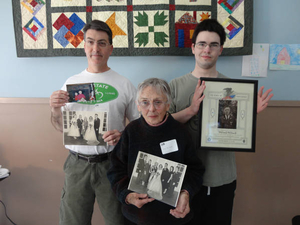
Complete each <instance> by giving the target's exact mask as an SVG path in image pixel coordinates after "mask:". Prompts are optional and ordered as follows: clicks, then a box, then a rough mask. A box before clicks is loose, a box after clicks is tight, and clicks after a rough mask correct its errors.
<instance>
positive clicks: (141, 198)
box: [125, 192, 155, 209]
mask: <svg viewBox="0 0 300 225" xmlns="http://www.w3.org/2000/svg"><path fill="white" fill-rule="evenodd" d="M154 200H155V199H154V198H148V195H147V194H138V193H135V192H132V193H130V194H128V195H127V196H126V199H125V202H126V203H127V204H132V205H135V206H136V207H138V208H139V209H140V208H142V207H143V205H145V204H147V203H148V202H152V201H154Z"/></svg>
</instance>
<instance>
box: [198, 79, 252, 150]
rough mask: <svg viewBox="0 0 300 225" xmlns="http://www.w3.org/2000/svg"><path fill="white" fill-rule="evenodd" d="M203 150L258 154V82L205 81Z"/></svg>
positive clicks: (201, 117)
mask: <svg viewBox="0 0 300 225" xmlns="http://www.w3.org/2000/svg"><path fill="white" fill-rule="evenodd" d="M203 81H204V82H205V85H206V89H205V90H204V93H203V94H204V95H205V98H204V100H203V102H202V103H201V104H200V107H199V112H198V116H199V125H198V131H199V136H198V137H199V140H198V143H199V146H198V147H199V149H200V150H216V151H237V152H255V143H256V115H257V90H258V88H257V87H258V81H257V80H246V79H227V78H226V79H223V78H201V82H203Z"/></svg>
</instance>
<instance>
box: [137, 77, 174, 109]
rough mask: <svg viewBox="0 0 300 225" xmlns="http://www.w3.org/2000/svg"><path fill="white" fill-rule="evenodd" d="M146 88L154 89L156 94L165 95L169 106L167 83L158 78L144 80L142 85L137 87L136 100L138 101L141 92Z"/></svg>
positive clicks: (170, 98) (169, 94)
mask: <svg viewBox="0 0 300 225" xmlns="http://www.w3.org/2000/svg"><path fill="white" fill-rule="evenodd" d="M147 87H153V88H155V89H156V91H157V93H161V94H163V95H165V96H166V97H167V99H168V101H167V103H168V104H170V103H171V102H172V97H171V90H170V87H169V85H168V83H167V82H166V81H165V80H163V79H159V78H149V79H147V80H144V81H143V82H142V83H140V84H139V85H138V90H137V95H136V100H137V101H138V100H139V98H140V95H141V93H142V91H143V90H144V89H145V88H147Z"/></svg>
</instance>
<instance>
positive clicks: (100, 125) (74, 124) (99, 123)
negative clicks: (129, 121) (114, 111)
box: [63, 111, 108, 146]
mask: <svg viewBox="0 0 300 225" xmlns="http://www.w3.org/2000/svg"><path fill="white" fill-rule="evenodd" d="M107 121H108V113H107V112H98V111H96V112H93V111H63V140H64V145H93V146H97V145H106V143H105V142H104V140H103V138H102V136H103V134H104V133H105V132H106V131H107V127H108V124H107Z"/></svg>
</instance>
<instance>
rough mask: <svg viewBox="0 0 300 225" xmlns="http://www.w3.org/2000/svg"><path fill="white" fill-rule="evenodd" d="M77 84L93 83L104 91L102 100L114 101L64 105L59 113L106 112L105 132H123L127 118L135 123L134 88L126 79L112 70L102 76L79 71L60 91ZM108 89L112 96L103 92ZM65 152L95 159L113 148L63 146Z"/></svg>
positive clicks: (136, 114)
mask: <svg viewBox="0 0 300 225" xmlns="http://www.w3.org/2000/svg"><path fill="white" fill-rule="evenodd" d="M80 83H94V84H95V86H97V87H98V90H100V91H101V90H103V92H102V93H104V97H103V99H105V95H106V96H112V95H115V96H114V98H115V99H111V100H104V101H103V102H100V103H99V102H95V103H94V104H93V105H89V104H80V103H75V102H71V103H67V104H66V106H65V107H62V110H63V111H64V110H67V111H95V112H97V111H98V112H99V111H106V112H108V118H107V119H108V127H107V130H108V131H110V130H114V129H116V130H118V131H120V132H121V131H123V130H124V128H125V122H126V118H128V119H129V121H132V120H135V119H137V118H138V117H139V114H138V111H137V107H136V104H135V99H136V88H135V87H134V86H133V84H132V83H131V82H130V81H129V80H128V79H127V78H125V77H123V76H121V75H119V74H118V73H117V72H115V71H113V70H111V69H110V70H108V71H106V72H104V73H90V72H88V71H87V70H84V71H82V72H81V73H80V74H77V75H74V76H72V77H70V78H69V79H68V80H67V81H66V82H65V83H64V85H63V87H62V88H61V89H62V90H65V91H66V90H67V88H66V85H67V84H80ZM108 87H110V88H111V87H112V89H113V90H115V91H114V92H113V93H108V92H106V90H107V88H108ZM65 147H66V148H67V149H70V150H72V151H75V152H78V153H81V154H86V155H97V154H103V153H106V152H110V151H112V150H113V148H114V146H109V145H107V146H88V145H66V146H65Z"/></svg>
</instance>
